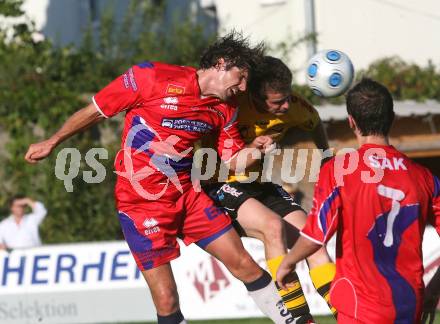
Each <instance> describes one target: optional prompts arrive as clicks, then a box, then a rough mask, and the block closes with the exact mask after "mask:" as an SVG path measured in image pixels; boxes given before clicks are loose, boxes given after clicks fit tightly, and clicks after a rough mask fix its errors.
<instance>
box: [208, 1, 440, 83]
mask: <svg viewBox="0 0 440 324" xmlns="http://www.w3.org/2000/svg"><path fill="white" fill-rule="evenodd" d="M307 1H310V0H284V1H282V0H241V1H237V0H217V1H215V3H216V6H217V13H218V16H219V22H220V24H219V25H220V32H223V33H224V32H225V31H226V30H229V29H231V28H236V29H238V30H242V31H243V32H244V33H245V34H248V35H250V37H251V39H253V40H255V41H259V40H265V41H267V42H269V43H272V44H275V43H277V42H280V41H283V40H286V39H288V38H289V37H293V38H298V37H301V36H303V35H305V33H306V30H305V26H306V20H305V17H306V15H305V4H306V2H307ZM269 2H271V3H273V4H272V5H264V3H269ZM315 19H316V31H317V33H318V45H317V49H318V50H321V49H327V48H335V49H339V50H342V51H344V52H346V53H347V54H348V55H349V56H350V57H351V59H352V60H353V63H354V65H355V68H356V69H361V68H366V67H367V66H368V65H369V64H370V63H372V62H373V61H374V60H376V59H378V58H383V57H385V56H394V55H396V56H400V57H401V58H402V59H404V60H405V61H408V62H411V63H416V64H419V65H426V64H427V62H428V60H432V61H433V62H434V63H435V64H436V65H440V2H439V1H438V0H423V1H416V0H399V1H398V0H333V1H328V0H315ZM307 57H308V52H307V47H306V46H300V47H298V48H297V50H295V51H293V52H292V53H291V54H290V60H289V65H290V66H291V68H293V69H302V71H304V69H305V65H306V62H307ZM303 80H304V74H303V73H301V74H299V75H298V80H297V81H299V82H302V81H303Z"/></svg>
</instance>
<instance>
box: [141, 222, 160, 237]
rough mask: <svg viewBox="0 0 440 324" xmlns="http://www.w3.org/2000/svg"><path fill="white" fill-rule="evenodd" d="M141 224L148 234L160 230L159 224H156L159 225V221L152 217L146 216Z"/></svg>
mask: <svg viewBox="0 0 440 324" xmlns="http://www.w3.org/2000/svg"><path fill="white" fill-rule="evenodd" d="M143 225H144V227H145V228H146V230H145V231H144V233H145V235H150V234H154V233H159V232H160V228H159V226H157V225H159V222H158V221H157V220H156V219H154V218H146V219H145V220H144V223H143Z"/></svg>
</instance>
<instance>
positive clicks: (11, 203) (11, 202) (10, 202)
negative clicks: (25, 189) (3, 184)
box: [8, 194, 26, 208]
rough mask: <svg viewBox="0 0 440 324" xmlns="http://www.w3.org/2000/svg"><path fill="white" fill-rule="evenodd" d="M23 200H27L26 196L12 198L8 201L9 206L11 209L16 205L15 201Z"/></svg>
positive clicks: (20, 195) (18, 195)
mask: <svg viewBox="0 0 440 324" xmlns="http://www.w3.org/2000/svg"><path fill="white" fill-rule="evenodd" d="M23 198H26V196H25V195H22V194H16V195H14V196H12V197H10V198H9V199H8V206H9V208H11V207H12V205H13V204H14V201H16V200H19V199H23Z"/></svg>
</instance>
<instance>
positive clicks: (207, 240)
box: [196, 224, 232, 249]
mask: <svg viewBox="0 0 440 324" xmlns="http://www.w3.org/2000/svg"><path fill="white" fill-rule="evenodd" d="M231 228H232V224H230V225H228V226H226V227H225V228H223V229H221V230H220V231H218V232H217V233H214V234H211V235H210V236H208V237H205V238H204V239H201V240H199V241H197V242H196V244H197V245H198V246H199V247H200V248H202V249H205V248H206V247H207V246H208V244H209V243H211V242H213V241H215V240H216V239H218V238H219V237H220V236H222V235H223V234H225V233H226V232H227V231H229V230H230V229H231Z"/></svg>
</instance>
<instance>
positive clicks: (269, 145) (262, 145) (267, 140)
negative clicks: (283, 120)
mask: <svg viewBox="0 0 440 324" xmlns="http://www.w3.org/2000/svg"><path fill="white" fill-rule="evenodd" d="M249 146H250V147H253V148H256V149H258V150H260V151H261V152H262V153H268V152H270V151H272V150H273V149H275V143H274V142H273V139H272V138H271V137H270V136H258V137H256V138H255V139H254V140H253V141H252V143H251V144H250V145H249Z"/></svg>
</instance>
